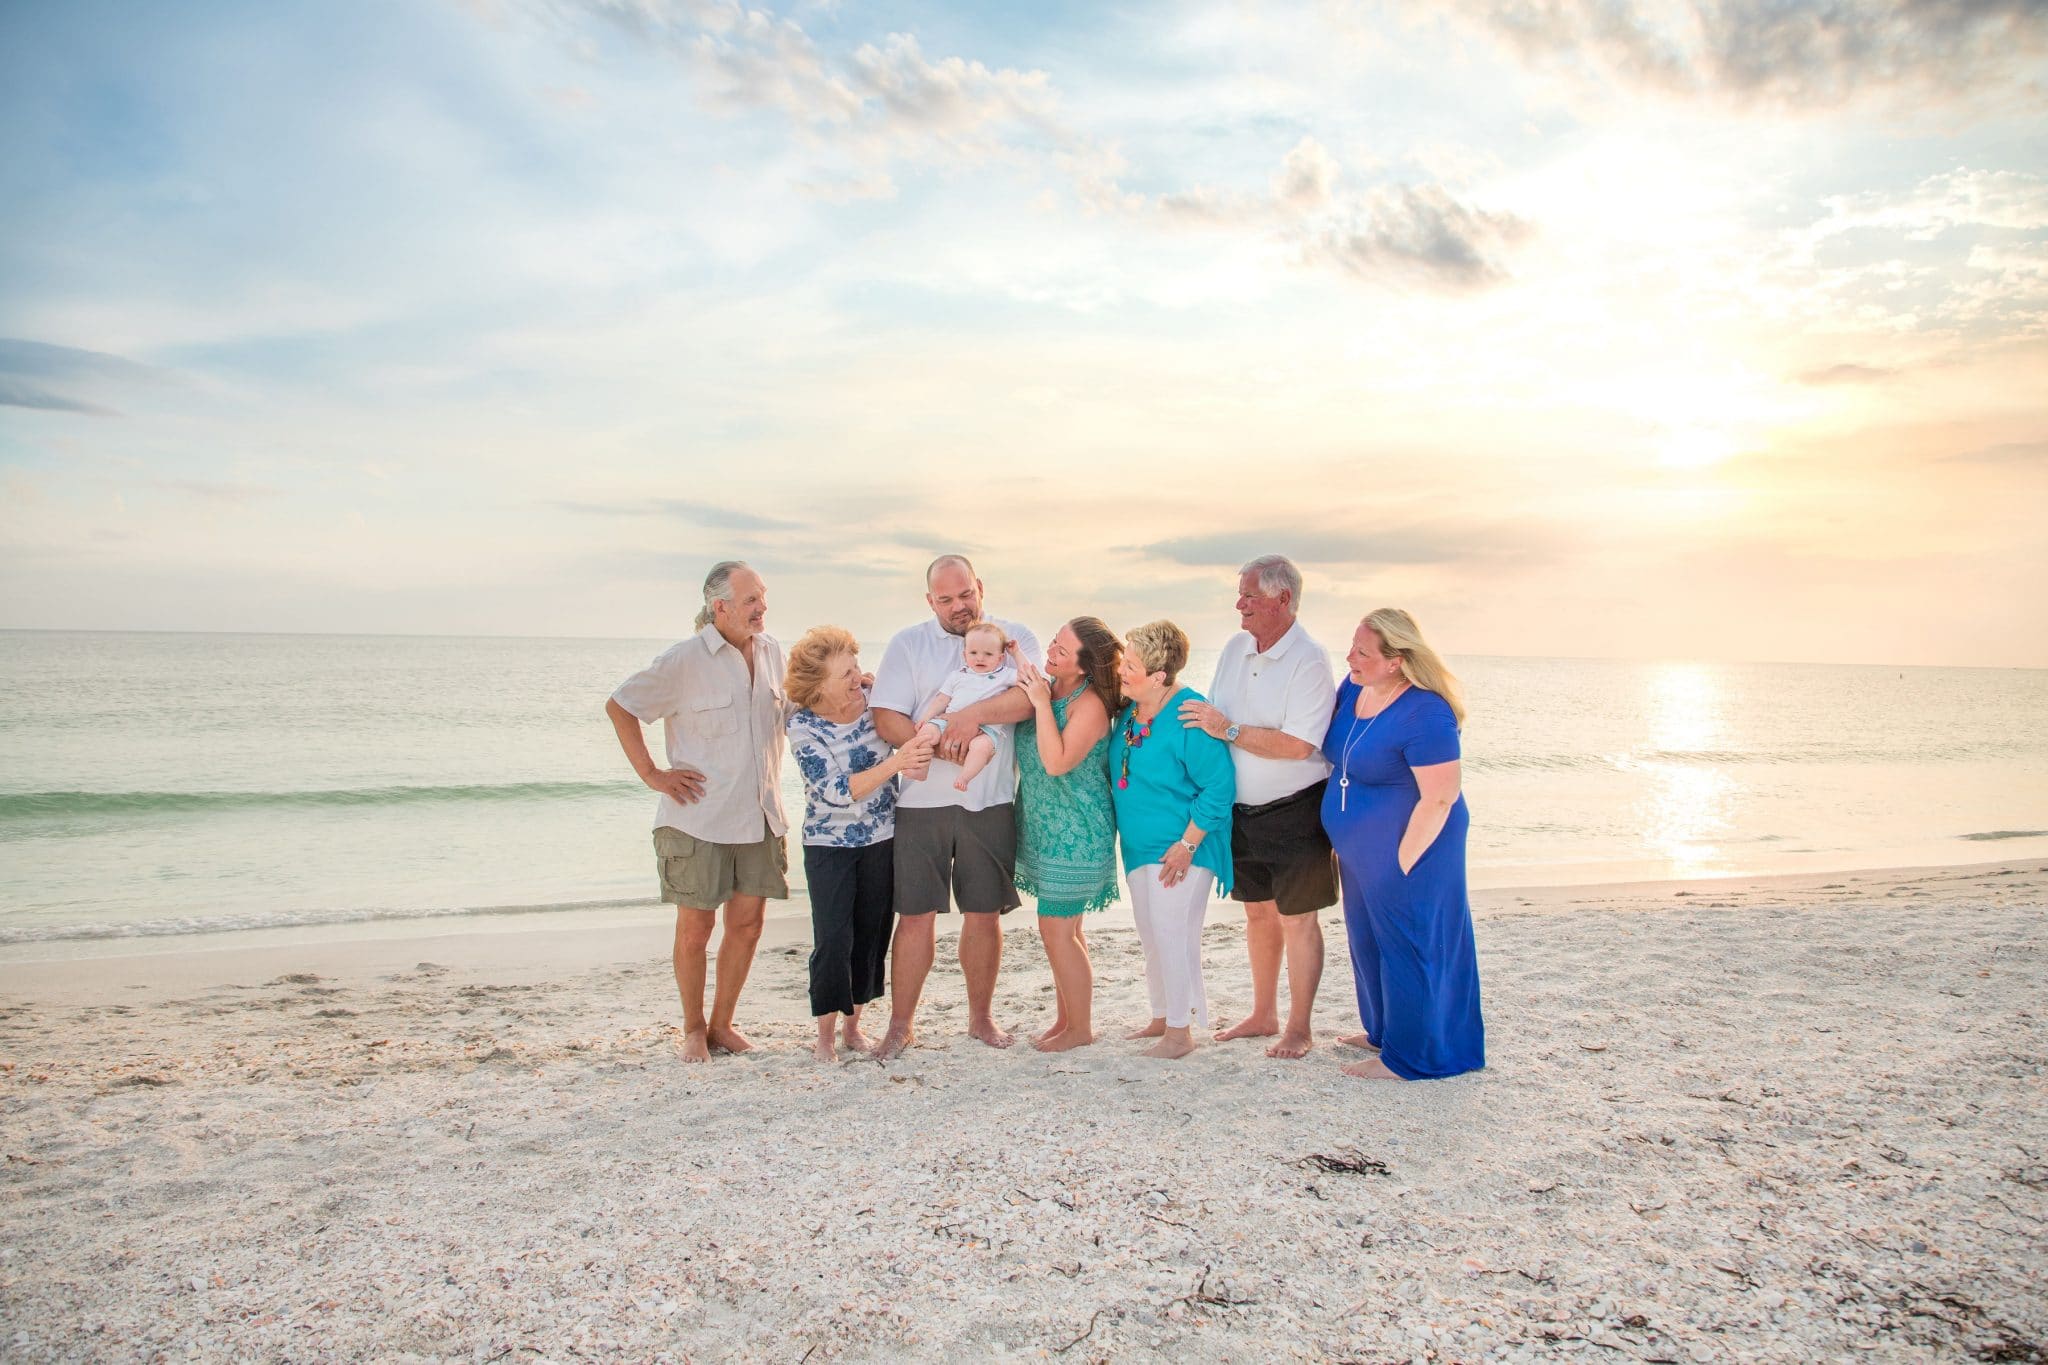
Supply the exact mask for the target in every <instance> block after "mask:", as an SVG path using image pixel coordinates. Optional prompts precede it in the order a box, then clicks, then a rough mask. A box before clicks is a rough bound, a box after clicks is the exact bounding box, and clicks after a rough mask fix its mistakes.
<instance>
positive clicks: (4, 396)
mask: <svg viewBox="0 0 2048 1365" xmlns="http://www.w3.org/2000/svg"><path fill="white" fill-rule="evenodd" d="M0 407H7V408H35V409H38V410H39V411H42V412H82V413H87V414H90V415H92V416H95V417H111V416H117V415H118V414H116V413H115V412H114V410H113V409H112V408H103V407H101V406H100V405H99V404H97V403H88V402H85V401H84V400H83V399H78V398H66V397H64V396H63V395H62V394H56V393H51V392H49V391H48V390H46V389H41V388H38V387H36V386H35V385H33V384H25V383H23V382H21V381H20V380H18V379H10V378H8V377H7V376H6V375H0Z"/></svg>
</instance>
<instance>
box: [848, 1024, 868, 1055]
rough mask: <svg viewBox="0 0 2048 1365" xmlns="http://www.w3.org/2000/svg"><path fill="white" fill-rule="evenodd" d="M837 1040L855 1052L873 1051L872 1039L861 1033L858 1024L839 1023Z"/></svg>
mask: <svg viewBox="0 0 2048 1365" xmlns="http://www.w3.org/2000/svg"><path fill="white" fill-rule="evenodd" d="M839 1041H840V1042H842V1043H844V1044H846V1046H848V1047H849V1048H851V1049H853V1050H854V1051H855V1052H873V1051H874V1050H875V1041H874V1039H872V1038H870V1037H868V1036H867V1035H866V1034H865V1033H862V1032H861V1031H860V1025H859V1024H853V1023H847V1024H841V1025H840V1026H839Z"/></svg>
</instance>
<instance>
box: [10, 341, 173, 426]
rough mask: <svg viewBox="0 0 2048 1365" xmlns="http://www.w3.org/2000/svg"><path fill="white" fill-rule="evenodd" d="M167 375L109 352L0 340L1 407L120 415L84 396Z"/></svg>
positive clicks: (107, 406) (44, 343)
mask: <svg viewBox="0 0 2048 1365" xmlns="http://www.w3.org/2000/svg"><path fill="white" fill-rule="evenodd" d="M163 373H164V372H163V371H161V370H158V369H155V368H154V367H152V366H149V365H142V364H138V363H136V362H135V361H133V360H128V359H125V358H123V357H121V356H117V355H109V354H107V353H105V352H104V351H87V350H81V349H79V348H78V347H76V346H54V345H51V344H50V343H49V342H46V341H29V340H27V339H25V338H21V337H0V407H13V408H34V409H38V410H41V411H44V412H75V413H83V414H87V415H91V416H96V417H104V416H113V415H118V414H117V412H116V409H114V408H113V407H111V406H109V405H108V404H105V403H102V402H98V401H95V400H94V399H93V398H89V397H81V396H80V394H79V390H81V389H84V390H88V391H104V390H105V389H108V388H112V387H117V386H120V385H123V384H131V383H136V382H141V381H155V380H160V379H161V378H162V377H163Z"/></svg>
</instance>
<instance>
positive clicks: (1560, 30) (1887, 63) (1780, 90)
mask: <svg viewBox="0 0 2048 1365" xmlns="http://www.w3.org/2000/svg"><path fill="white" fill-rule="evenodd" d="M1410 7H1411V9H1413V10H1414V11H1415V12H1417V13H1427V14H1436V13H1441V12H1443V11H1440V10H1438V8H1437V7H1436V6H1429V7H1427V8H1426V9H1425V7H1423V6H1421V5H1419V4H1413V3H1411V6H1410ZM1450 12H1451V13H1453V14H1455V15H1457V16H1458V17H1459V21H1461V22H1464V23H1466V24H1468V25H1472V26H1476V27H1477V28H1479V29H1481V30H1482V31H1484V32H1486V33H1487V34H1489V35H1490V36H1491V37H1492V38H1493V39H1495V40H1496V41H1497V42H1499V43H1500V44H1501V45H1502V46H1503V47H1505V48H1507V49H1508V50H1509V51H1510V52H1511V53H1512V54H1513V55H1515V56H1516V57H1517V58H1519V59H1520V60H1522V61H1524V62H1526V63H1528V64H1531V65H1542V66H1552V67H1557V66H1562V67H1566V68H1571V69H1576V70H1578V71H1580V72H1581V73H1583V74H1585V75H1589V76H1592V77H1595V78H1597V79H1599V80H1602V81H1605V82H1608V83H1615V84H1622V85H1627V86H1633V87H1636V88H1639V89H1652V90H1660V91H1664V92H1667V93H1673V94H1680V95H1686V96H1699V97H1709V98H1725V99H1732V100H1735V101H1738V102H1759V103H1773V104H1781V105H1786V106H1792V107H1806V108H1825V107H1831V106H1837V105H1844V104H1849V103H1852V102H1855V101H1857V100H1859V99H1862V98H1864V97H1867V96H1869V95H1872V94H1876V93H1884V92H1901V91H1910V92H1921V93H1932V94H1935V95H1937V96H1941V97H1947V98H1951V99H1953V100H1955V101H1957V102H1967V101H1973V100H1976V99H1979V98H1981V97H1983V96H1985V95H1987V94H1994V93H1999V92H2002V91H2004V90H2006V89H2008V88H2012V87H2015V86H2017V87H2019V88H2021V89H2022V90H2023V91H2025V96H2024V97H2025V98H2027V99H2028V100H2029V101H2030V102H2031V101H2034V100H2038V97H2039V96H2038V90H2036V89H2034V88H2032V87H2031V86H2028V85H2027V84H2026V81H2027V71H2026V62H2027V59H2028V58H2030V57H2031V56H2033V55H2035V54H2038V53H2040V52H2042V51H2044V50H2048V8H2044V7H2043V6H2042V5H2041V4H2040V3H2039V0H1833V3H1811V4H1788V3H1785V0H1681V2H1680V3H1675V4H1666V5H1655V6H1652V5H1646V4H1631V3H1627V0H1486V2H1485V3H1477V4H1473V5H1468V6H1460V7H1457V8H1456V9H1455V10H1451V11H1450ZM1915 112H1921V111H1918V110H1916V111H1915Z"/></svg>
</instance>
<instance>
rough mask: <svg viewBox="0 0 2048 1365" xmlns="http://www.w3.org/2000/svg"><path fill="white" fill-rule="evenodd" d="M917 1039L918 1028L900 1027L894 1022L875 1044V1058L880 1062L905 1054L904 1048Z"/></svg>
mask: <svg viewBox="0 0 2048 1365" xmlns="http://www.w3.org/2000/svg"><path fill="white" fill-rule="evenodd" d="M916 1041H917V1030H915V1029H909V1028H903V1029H899V1028H897V1027H896V1026H895V1025H894V1024H891V1025H889V1031H888V1032H887V1033H885V1034H883V1035H882V1041H881V1042H879V1043H876V1044H875V1051H874V1054H873V1055H874V1059H875V1060H876V1061H878V1062H886V1061H889V1060H890V1059H892V1058H895V1057H900V1056H902V1055H903V1049H905V1048H907V1047H909V1046H910V1045H911V1044H912V1043H914V1042H916Z"/></svg>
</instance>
